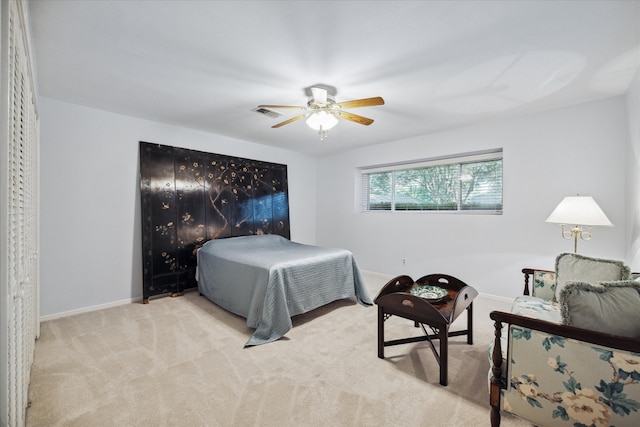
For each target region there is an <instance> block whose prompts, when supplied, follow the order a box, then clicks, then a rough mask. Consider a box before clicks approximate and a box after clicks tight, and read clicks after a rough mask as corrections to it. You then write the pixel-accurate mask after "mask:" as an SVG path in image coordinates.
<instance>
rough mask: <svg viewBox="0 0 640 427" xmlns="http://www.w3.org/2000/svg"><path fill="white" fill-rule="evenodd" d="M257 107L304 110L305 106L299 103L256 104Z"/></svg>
mask: <svg viewBox="0 0 640 427" xmlns="http://www.w3.org/2000/svg"><path fill="white" fill-rule="evenodd" d="M258 108H275V109H278V108H298V109H300V110H306V109H307V107H302V106H300V105H258Z"/></svg>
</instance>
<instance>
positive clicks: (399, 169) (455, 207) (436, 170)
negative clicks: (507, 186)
mask: <svg viewBox="0 0 640 427" xmlns="http://www.w3.org/2000/svg"><path fill="white" fill-rule="evenodd" d="M361 171H362V190H363V191H362V210H363V211H446V212H452V211H453V212H460V211H466V212H477V213H494V214H501V213H502V149H497V150H491V151H485V152H476V153H468V154H458V155H453V156H447V157H439V158H434V159H426V160H420V161H416V162H407V163H394V164H388V165H380V166H372V167H366V168H362V170H361Z"/></svg>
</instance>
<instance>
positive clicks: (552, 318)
mask: <svg viewBox="0 0 640 427" xmlns="http://www.w3.org/2000/svg"><path fill="white" fill-rule="evenodd" d="M511 313H513V314H519V315H521V316H527V317H533V318H536V319H540V320H546V321H547V322H553V323H560V307H559V306H558V304H556V303H554V302H552V301H549V300H545V299H542V298H537V297H530V296H527V295H522V296H519V297H517V298H516V299H515V300H514V301H513V305H512V306H511Z"/></svg>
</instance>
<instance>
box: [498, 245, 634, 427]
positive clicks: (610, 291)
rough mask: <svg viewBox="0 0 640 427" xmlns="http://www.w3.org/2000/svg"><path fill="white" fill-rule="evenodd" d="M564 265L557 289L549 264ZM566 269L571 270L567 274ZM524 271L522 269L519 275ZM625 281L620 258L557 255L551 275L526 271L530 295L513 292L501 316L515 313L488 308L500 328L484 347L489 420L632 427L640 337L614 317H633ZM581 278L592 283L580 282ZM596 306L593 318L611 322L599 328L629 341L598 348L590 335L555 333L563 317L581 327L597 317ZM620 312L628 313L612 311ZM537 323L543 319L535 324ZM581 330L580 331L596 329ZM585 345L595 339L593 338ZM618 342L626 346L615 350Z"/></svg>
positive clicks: (630, 291) (628, 284) (575, 426)
mask: <svg viewBox="0 0 640 427" xmlns="http://www.w3.org/2000/svg"><path fill="white" fill-rule="evenodd" d="M564 265H566V266H568V268H567V269H566V270H564V271H562V272H561V273H562V280H563V284H562V289H565V288H566V290H565V291H562V289H561V290H560V292H559V291H558V289H557V283H556V280H557V278H558V276H559V274H558V273H557V269H558V266H564ZM585 266H588V268H591V267H593V266H595V269H596V270H597V271H596V272H595V275H594V278H591V277H589V276H588V274H586V271H585V270H586V268H585ZM525 270H527V272H528V273H527V272H525ZM570 270H574V271H576V276H575V278H574V277H572V276H571V271H570ZM531 271H532V270H531V269H524V270H523V273H525V275H526V274H530V273H531ZM629 278H631V279H636V280H639V281H640V279H638V276H637V275H636V274H629V270H628V267H626V266H625V265H624V264H622V263H620V262H617V261H610V260H599V259H596V258H588V257H584V256H580V255H574V254H561V255H559V256H558V258H557V260H556V272H551V271H544V270H533V283H532V284H533V289H532V296H528V295H523V296H519V297H517V298H516V299H515V300H514V303H513V305H512V307H511V310H510V313H509V316H512V317H513V315H517V317H516V318H513V319H512V318H510V317H506V316H505V318H504V319H500V313H499V312H493V313H492V316H491V317H492V318H494V320H498V319H500V320H501V325H502V327H501V328H499V329H498V330H499V331H501V332H502V333H501V336H500V340H499V342H494V343H493V344H492V345H491V346H490V347H491V348H490V350H489V359H490V362H491V364H492V369H491V370H490V372H489V379H490V382H491V383H490V403H491V406H492V413H491V421H492V425H494V426H497V425H499V422H500V416H499V411H504V412H510V413H512V414H514V415H516V416H518V417H520V418H523V419H525V420H527V421H530V422H531V423H533V424H535V425H537V426H554V427H555V426H573V427H588V426H595V427H600V426H616V427H621V426H640V336H636V335H637V333H636V331H637V328H635V327H631V325H629V326H630V327H626V326H625V327H621V326H620V325H619V324H620V323H621V319H628V321H629V322H636V321H637V319H638V318H639V317H638V316H640V303H638V301H640V285H638V284H637V282H634V283H632V282H631V281H630V280H629ZM590 279H593V280H590ZM625 279H626V282H625V281H624V280H625ZM576 280H579V281H582V282H577V281H576ZM589 281H591V282H593V285H592V284H590V283H584V282H589ZM634 290H637V292H638V293H639V295H635V294H634ZM623 292H624V293H623ZM558 295H560V297H559V301H558ZM569 298H571V300H570V301H569V300H568V299H569ZM581 298H584V300H581ZM616 298H617V299H616ZM565 299H567V300H565ZM627 300H628V303H627ZM621 301H622V302H621ZM607 304H608V305H607ZM625 306H626V307H625ZM597 309H599V310H600V314H599V317H597V319H600V322H601V323H602V322H603V320H602V319H614V320H611V321H612V322H615V323H616V324H618V326H617V327H613V326H612V327H610V328H607V327H606V326H604V327H603V328H598V329H599V330H602V331H604V332H606V333H608V334H618V335H623V336H628V337H631V338H629V339H627V340H630V341H631V342H632V343H631V344H628V343H627V344H625V345H624V346H622V345H621V344H620V343H619V342H618V341H616V340H607V341H604V342H606V343H607V344H606V345H596V344H591V343H590V342H588V339H591V338H586V339H584V340H583V338H582V337H583V335H579V334H578V335H573V334H572V333H571V332H565V331H564V330H563V328H567V326H563V325H564V324H567V323H569V322H568V320H569V319H570V318H573V319H575V320H578V323H580V324H575V323H573V324H575V326H576V327H578V328H587V326H583V324H588V323H589V322H587V320H589V321H591V323H593V322H594V321H595V322H597V321H598V320H597V319H596V317H594V316H595V315H596V313H597V312H598V310H597ZM590 310H591V311H590ZM624 310H627V311H628V313H627V314H625V313H620V312H621V311H624ZM494 313H495V314H496V317H494ZM590 313H593V315H591V314H590ZM569 314H571V316H569ZM505 315H506V313H505ZM580 316H581V317H580ZM591 317H594V319H591ZM527 319H529V320H527ZM540 320H541V321H545V322H549V323H545V322H539V323H536V322H538V321H540ZM512 322H513V323H512ZM514 323H516V324H514ZM530 325H534V326H530ZM583 330H584V331H585V332H586V335H588V336H589V335H590V334H597V332H592V329H583ZM546 331H553V332H546ZM621 331H632V333H629V334H626V333H625V332H621ZM563 333H566V334H567V335H568V336H573V337H574V339H572V338H567V337H566V336H563V335H562V334H563ZM577 337H580V339H577ZM621 339H623V340H624V339H626V338H621ZM593 342H603V341H600V338H597V339H596V340H595V341H593ZM498 344H500V352H499V353H498V352H496V354H494V352H493V347H494V346H497V345H498ZM618 345H620V346H621V347H620V348H623V347H624V348H627V350H622V349H620V348H616V346H618ZM631 350H632V351H631ZM500 355H501V356H502V362H501V365H500V366H498V361H499V360H500ZM498 368H499V370H498ZM494 375H500V378H499V379H498V378H494Z"/></svg>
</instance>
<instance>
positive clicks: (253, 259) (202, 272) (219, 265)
mask: <svg viewBox="0 0 640 427" xmlns="http://www.w3.org/2000/svg"><path fill="white" fill-rule="evenodd" d="M198 290H199V291H200V292H201V293H202V294H203V295H205V296H206V297H207V298H209V299H210V300H211V301H213V302H215V303H216V304H218V305H220V306H221V307H223V308H225V309H226V310H229V311H230V312H232V313H235V314H238V315H240V316H242V317H245V318H246V319H247V326H249V327H250V328H255V330H256V331H255V333H254V334H253V336H252V337H251V338H250V339H249V341H247V343H246V344H245V346H253V345H258V344H265V343H268V342H271V341H275V340H277V339H279V338H280V337H282V336H283V335H284V334H286V333H287V331H289V330H290V329H291V328H292V326H293V325H292V323H291V316H295V315H297V314H302V313H306V312H308V311H311V310H313V309H315V308H318V307H320V306H323V305H325V304H328V303H330V302H332V301H336V300H339V299H343V298H349V297H353V296H355V297H356V298H357V300H358V302H359V303H360V304H362V305H365V306H371V305H373V303H372V302H371V299H370V298H369V295H368V293H367V290H366V288H365V285H364V282H363V280H362V276H361V274H360V270H359V269H358V265H357V263H356V260H355V258H354V257H353V254H352V253H351V252H349V251H347V250H345V249H332V248H323V247H319V246H310V245H303V244H300V243H295V242H291V241H290V240H288V239H285V238H284V237H282V236H278V235H260V236H243V237H232V238H228V239H218V240H210V241H208V242H207V243H205V244H204V246H203V247H202V248H201V249H200V250H199V251H198Z"/></svg>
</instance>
